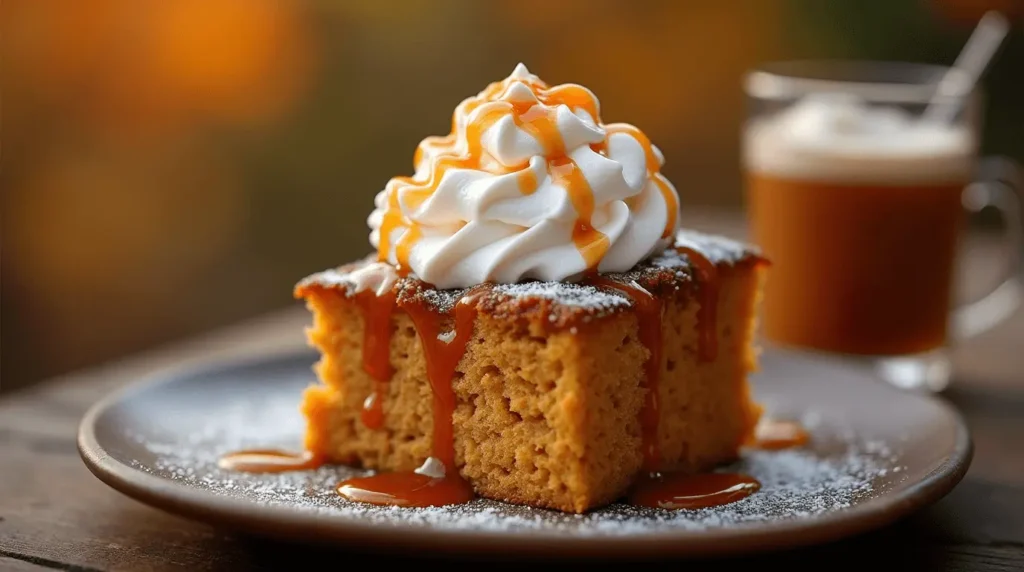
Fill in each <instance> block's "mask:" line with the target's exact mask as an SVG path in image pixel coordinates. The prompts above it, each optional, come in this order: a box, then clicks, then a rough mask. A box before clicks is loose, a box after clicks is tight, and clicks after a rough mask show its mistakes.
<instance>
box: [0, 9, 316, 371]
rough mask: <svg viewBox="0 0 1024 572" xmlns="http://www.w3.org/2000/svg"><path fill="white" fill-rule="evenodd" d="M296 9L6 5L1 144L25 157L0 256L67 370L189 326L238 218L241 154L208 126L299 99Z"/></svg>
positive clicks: (267, 118)
mask: <svg viewBox="0 0 1024 572" xmlns="http://www.w3.org/2000/svg"><path fill="white" fill-rule="evenodd" d="M306 8H307V6H306V4H303V3H299V2H298V1H297V0H296V1H288V0H174V1H168V2H138V1H136V0H81V1H55V0H32V1H23V2H13V3H7V4H5V6H4V10H5V22H4V23H5V24H6V26H5V29H4V35H3V38H2V39H0V42H2V44H0V45H2V48H3V53H4V65H5V70H4V74H5V77H4V80H5V96H6V97H7V101H8V102H9V103H8V108H9V109H11V108H13V109H12V110H11V111H9V113H8V115H9V116H10V120H9V121H5V123H6V124H5V132H4V137H5V144H10V145H11V147H12V148H13V152H14V153H15V154H16V156H17V160H16V161H14V162H12V163H11V164H10V165H8V168H7V172H6V173H5V183H4V184H5V187H6V188H5V195H6V200H5V213H4V214H5V222H7V224H6V228H5V245H4V246H5V247H6V249H7V253H6V254H7V255H8V256H7V258H6V260H5V261H4V263H5V267H7V268H9V269H10V270H11V276H13V277H15V278H16V281H17V283H18V287H19V288H20V289H21V296H23V298H19V303H20V304H21V305H22V307H23V308H31V313H32V316H33V330H36V331H40V332H47V335H46V341H45V343H46V346H47V351H48V352H51V353H52V354H55V355H59V356H60V359H61V360H62V363H66V364H75V363H78V362H80V361H84V360H86V359H89V358H90V357H92V359H95V356H97V355H104V354H106V353H108V352H110V351H111V348H119V347H120V348H124V347H132V346H137V345H139V344H140V343H145V341H146V338H147V337H152V336H154V335H159V333H160V332H162V331H167V330H174V329H178V328H182V327H188V326H189V325H190V324H194V323H196V321H197V320H196V317H195V316H190V315H189V314H188V311H189V310H190V308H191V309H193V311H194V308H195V307H196V296H195V295H194V294H190V295H182V294H181V293H185V292H193V293H194V292H202V291H204V286H206V285H205V284H203V283H202V280H203V277H204V276H209V275H210V273H211V272H212V270H211V269H212V268H214V266H213V265H215V264H217V263H218V262H221V263H222V262H223V260H224V259H225V258H226V257H229V256H230V254H229V253H231V252H232V249H236V248H238V244H239V242H240V241H241V240H242V236H243V235H242V233H243V232H244V220H245V217H246V215H247V206H246V195H245V194H243V188H242V185H243V183H242V180H241V177H240V176H241V173H240V172H239V169H238V166H237V164H236V163H237V158H233V157H231V155H230V154H229V153H225V149H223V147H222V146H221V145H219V144H218V139H217V136H216V135H217V134H218V133H220V132H223V131H225V130H227V129H232V128H244V129H246V130H247V136H249V137H252V136H254V135H256V134H257V133H258V130H259V129H261V128H266V127H270V126H273V125H274V124H275V123H280V122H281V120H282V119H283V118H284V117H285V115H286V114H287V113H288V112H289V111H291V110H292V109H294V108H296V106H297V105H298V104H299V103H300V101H301V97H302V96H303V94H304V93H306V92H307V91H308V88H309V87H310V85H311V83H312V79H313V75H312V72H313V65H312V64H313V63H314V61H315V57H314V56H315V54H316V52H315V49H316V47H315V46H314V45H312V43H311V41H310V40H311V38H312V34H311V31H310V27H311V26H310V17H309V15H308V14H307V12H306ZM6 119H7V118H5V120H6ZM26 311H27V310H26Z"/></svg>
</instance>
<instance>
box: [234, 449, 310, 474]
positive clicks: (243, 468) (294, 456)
mask: <svg viewBox="0 0 1024 572" xmlns="http://www.w3.org/2000/svg"><path fill="white" fill-rule="evenodd" d="M323 464H324V460H323V459H322V458H320V457H318V456H316V455H314V454H312V453H310V452H309V451H303V452H301V453H294V452H290V451H282V450H279V449H245V450H242V451H236V452H234V453H228V454H227V455H224V456H223V457H221V458H220V460H219V461H218V462H217V466H219V467H220V468H222V469H225V470H229V471H240V472H244V473H285V472H288V471H309V470H313V469H317V468H319V467H321V466H323Z"/></svg>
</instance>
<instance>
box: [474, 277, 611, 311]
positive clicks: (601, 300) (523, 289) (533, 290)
mask: <svg viewBox="0 0 1024 572" xmlns="http://www.w3.org/2000/svg"><path fill="white" fill-rule="evenodd" d="M494 291H495V292H497V293H499V294H506V295H509V296H517V297H527V298H540V299H542V300H550V301H552V302H555V303H558V304H562V305H565V306H572V307H577V308H586V309H588V310H610V309H612V308H615V307H618V306H629V304H630V302H629V299H628V298H626V297H625V296H622V295H620V294H618V293H614V292H608V291H605V290H598V289H597V288H595V287H593V286H588V285H581V284H573V283H570V282H524V283H522V284H499V285H497V286H495V287H494Z"/></svg>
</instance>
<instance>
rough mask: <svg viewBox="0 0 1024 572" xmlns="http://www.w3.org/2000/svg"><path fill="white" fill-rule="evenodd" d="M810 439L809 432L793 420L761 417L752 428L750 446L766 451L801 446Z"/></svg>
mask: <svg viewBox="0 0 1024 572" xmlns="http://www.w3.org/2000/svg"><path fill="white" fill-rule="evenodd" d="M810 439H811V435H810V433H808V432H807V430H806V429H804V427H803V426H802V425H800V424H799V423H797V422H795V421H780V420H775V419H763V420H762V421H761V422H760V423H758V424H757V427H756V429H755V430H754V435H753V442H752V443H751V444H750V446H751V447H754V448H756V449H764V450H766V451H778V450H780V449H791V448H795V447H803V446H804V445H806V444H807V442H808V441H810Z"/></svg>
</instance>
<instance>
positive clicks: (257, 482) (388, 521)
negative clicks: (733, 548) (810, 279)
mask: <svg viewBox="0 0 1024 572" xmlns="http://www.w3.org/2000/svg"><path fill="white" fill-rule="evenodd" d="M306 379H307V378H304V379H301V380H300V379H292V380H289V379H284V380H281V382H280V384H278V383H277V382H275V383H274V385H273V386H272V387H270V386H268V385H261V386H260V391H259V392H254V395H253V396H252V397H251V398H249V399H247V400H246V401H239V400H238V397H237V394H225V395H224V397H217V396H213V397H212V398H211V399H210V400H208V403H207V404H206V406H205V407H202V408H198V409H196V408H184V407H176V406H175V404H174V403H173V402H172V401H170V400H169V401H168V402H167V403H166V409H164V410H162V411H166V413H158V414H157V415H156V416H155V418H152V419H150V418H147V419H146V423H144V424H141V423H140V424H139V426H140V427H141V426H144V427H145V432H136V433H131V434H129V435H128V437H129V438H130V439H132V440H133V441H134V442H135V443H137V444H139V445H140V447H139V449H140V450H141V451H142V452H143V453H140V454H138V455H137V458H136V459H134V460H133V461H132V464H133V465H134V466H135V467H136V468H138V469H139V470H142V471H145V472H148V473H151V474H153V475H157V476H160V477H163V478H167V479H171V480H174V481H177V482H179V483H182V484H184V485H187V486H189V487H194V488H197V489H202V490H204V491H207V492H208V493H210V494H212V495H217V496H224V497H232V498H235V499H242V500H245V501H248V502H252V503H254V504H258V505H261V506H271V507H280V508H281V509H282V510H289V511H305V512H312V513H316V514H318V515H329V516H330V517H331V518H337V519H343V520H353V519H358V520H360V521H362V522H372V523H378V524H381V525H387V526H399V527H405V526H408V527H420V526H428V527H434V528H440V529H448V530H485V531H498V532H507V533H513V534H514V533H519V532H530V533H543V534H545V535H574V536H579V535H589V536H601V535H604V536H630V535H643V534H649V533H653V532H659V531H660V532H664V531H673V530H676V531H679V530H695V531H699V530H706V529H711V528H721V527H732V526H738V525H745V524H752V523H757V522H762V521H769V520H770V521H779V520H792V519H806V518H812V517H815V516H819V515H824V514H828V513H833V512H836V511H842V510H844V509H846V508H848V507H850V506H852V505H854V504H856V503H857V502H859V501H861V500H862V499H864V498H866V497H870V496H872V495H873V494H877V493H878V491H879V487H882V486H883V485H882V484H881V483H882V482H892V478H893V477H892V474H893V473H898V472H899V471H901V470H902V467H901V466H900V465H899V462H898V455H897V453H896V452H895V451H894V450H893V449H892V448H890V446H889V445H888V444H886V443H883V442H879V441H863V440H858V439H857V438H856V436H855V435H852V434H850V432H849V430H848V429H847V428H844V427H841V426H832V425H829V424H828V423H829V422H827V421H825V420H824V418H823V417H822V416H815V415H814V413H813V412H808V413H807V414H805V415H804V416H803V419H802V421H803V423H804V425H805V426H807V427H808V428H809V429H810V430H811V432H812V435H813V440H812V445H811V446H810V447H808V448H805V449H794V450H788V451H775V452H769V451H747V452H745V453H744V455H743V458H742V460H741V461H739V462H737V463H735V464H734V465H732V466H729V467H723V468H722V469H721V470H725V471H740V472H745V473H748V474H750V475H752V476H754V477H755V478H757V479H758V480H759V481H760V482H761V483H762V488H761V490H760V491H758V492H757V493H755V494H753V495H751V496H749V497H747V498H745V499H743V500H740V501H738V502H735V503H733V504H729V505H725V506H721V507H715V508H708V509H701V510H693V511H663V510H654V509H643V508H634V507H630V506H626V505H621V504H616V505H613V506H610V507H607V508H604V509H601V510H598V511H595V512H592V513H589V514H586V515H569V514H562V513H559V512H554V511H547V510H538V509H531V508H527V507H519V506H513V505H508V504H505V503H501V502H496V501H491V500H482V499H478V500H476V501H473V502H471V503H469V504H466V505H461V506H454V507H438V508H425V509H410V508H397V507H375V506H370V505H362V504H357V503H352V502H349V501H346V500H344V499H342V498H341V497H340V496H338V495H337V494H336V493H335V492H334V488H335V485H336V484H337V483H338V482H339V481H341V480H343V479H345V478H348V477H352V476H362V475H365V474H368V471H361V470H357V469H352V468H348V467H334V466H330V467H322V468H320V469H318V470H315V471H306V472H294V473H278V474H246V473H235V472H231V471H225V470H222V469H220V468H219V467H218V466H217V461H218V459H219V458H220V456H221V455H222V454H224V453H228V452H232V451H237V450H240V449H244V448H252V447H259V448H268V447H279V448H283V449H292V450H296V449H297V448H298V447H299V446H300V444H301V434H302V430H303V422H302V418H301V416H300V415H299V413H298V406H297V399H298V394H299V388H301V386H302V385H303V384H304V383H305V382H306ZM268 388H269V390H268ZM192 403H194V401H193V402H192ZM122 431H123V430H122ZM887 475H888V477H887Z"/></svg>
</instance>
